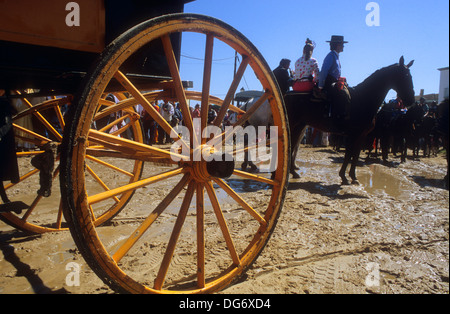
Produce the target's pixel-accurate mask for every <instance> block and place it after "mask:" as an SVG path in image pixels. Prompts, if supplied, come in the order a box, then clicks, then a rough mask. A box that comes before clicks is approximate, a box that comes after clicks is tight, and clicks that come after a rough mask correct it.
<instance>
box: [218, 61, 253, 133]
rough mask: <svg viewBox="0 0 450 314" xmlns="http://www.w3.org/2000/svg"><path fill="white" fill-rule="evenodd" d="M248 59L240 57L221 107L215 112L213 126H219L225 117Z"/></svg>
mask: <svg viewBox="0 0 450 314" xmlns="http://www.w3.org/2000/svg"><path fill="white" fill-rule="evenodd" d="M249 61H250V60H249V58H248V57H247V56H243V57H242V62H241V65H240V66H239V69H238V70H237V72H236V75H235V77H234V79H233V82H232V83H231V86H230V88H229V90H228V93H227V95H226V96H225V99H224V100H223V104H222V107H220V110H219V112H218V113H217V118H216V121H215V123H214V125H215V126H219V125H220V123H221V122H222V120H223V118H224V117H225V114H226V113H227V111H228V108H229V106H230V104H231V101H232V100H233V98H234V94H235V93H236V90H237V88H238V86H239V83H240V82H241V79H242V77H243V76H244V72H245V70H246V69H247V65H248V63H249Z"/></svg>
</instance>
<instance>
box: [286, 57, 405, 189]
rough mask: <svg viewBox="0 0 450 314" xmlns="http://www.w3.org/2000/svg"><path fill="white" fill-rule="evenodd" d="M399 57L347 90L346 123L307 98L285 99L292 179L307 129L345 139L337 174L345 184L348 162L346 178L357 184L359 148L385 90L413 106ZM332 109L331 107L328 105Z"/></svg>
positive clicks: (325, 105) (322, 104)
mask: <svg viewBox="0 0 450 314" xmlns="http://www.w3.org/2000/svg"><path fill="white" fill-rule="evenodd" d="M413 62H414V61H411V62H410V63H409V64H408V65H405V61H404V58H403V57H401V58H400V61H399V63H397V64H394V65H391V66H388V67H385V68H382V69H380V70H378V71H376V72H375V73H373V74H372V75H371V76H369V77H368V78H367V79H366V80H365V81H364V82H362V83H361V84H359V85H358V86H356V87H354V88H352V89H350V94H351V107H350V119H349V120H342V119H339V120H338V119H334V118H331V117H329V115H328V111H329V104H328V103H327V102H325V101H322V102H315V101H314V100H315V99H312V98H311V95H301V94H300V95H299V94H296V93H288V94H286V97H285V103H286V109H287V113H288V118H289V127H290V131H291V154H292V155H291V160H292V162H291V170H290V172H291V174H292V175H293V176H294V178H298V177H299V175H298V174H297V173H296V172H295V167H296V166H295V157H296V155H297V152H298V148H299V144H300V141H301V138H300V137H301V134H302V133H303V129H304V128H305V127H306V126H307V125H309V126H312V127H314V128H318V129H320V130H322V131H325V132H330V133H337V134H342V135H346V137H347V142H346V151H345V157H344V163H343V165H342V167H341V170H340V171H339V176H340V177H341V179H342V184H349V182H348V180H347V178H346V176H345V172H346V169H347V166H348V164H349V163H350V162H351V168H350V172H349V175H350V177H351V179H352V184H358V183H359V182H358V180H357V178H356V174H355V170H356V163H357V161H358V159H359V154H360V152H361V147H362V144H363V143H364V141H365V139H366V135H367V134H368V133H369V132H370V131H371V130H372V129H373V127H374V125H375V116H376V114H377V112H378V110H379V108H380V105H381V104H382V102H383V100H384V99H385V97H386V95H387V93H388V91H389V90H391V89H393V90H395V91H396V92H397V94H398V96H399V97H400V98H401V99H402V100H403V103H404V104H405V105H406V106H410V105H412V104H413V103H414V88H413V82H412V77H411V74H410V71H409V67H410V66H411V65H412V64H413ZM332 105H333V104H332Z"/></svg>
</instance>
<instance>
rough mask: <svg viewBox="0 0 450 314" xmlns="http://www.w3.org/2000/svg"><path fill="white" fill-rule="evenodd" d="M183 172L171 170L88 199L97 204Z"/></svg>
mask: <svg viewBox="0 0 450 314" xmlns="http://www.w3.org/2000/svg"><path fill="white" fill-rule="evenodd" d="M182 172H183V168H177V169H174V170H169V171H167V172H164V173H161V174H159V175H155V176H152V177H150V178H147V179H143V180H139V181H136V182H132V183H130V184H127V185H124V186H121V187H118V188H115V189H112V190H109V191H105V192H102V193H98V194H95V195H91V196H89V197H88V202H89V204H95V203H98V202H101V201H103V200H106V199H108V198H111V197H113V196H116V195H119V194H122V193H125V192H128V191H132V190H136V189H138V188H141V187H144V186H147V185H149V184H152V183H156V182H159V181H161V180H165V179H168V178H171V177H173V176H176V175H178V174H180V173H182Z"/></svg>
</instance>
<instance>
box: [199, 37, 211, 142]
mask: <svg viewBox="0 0 450 314" xmlns="http://www.w3.org/2000/svg"><path fill="white" fill-rule="evenodd" d="M213 46H214V37H213V36H212V35H210V34H208V35H207V36H206V48H205V66H204V69H203V88H202V106H201V116H200V117H201V123H200V130H202V131H203V130H204V129H205V128H206V124H207V122H208V109H209V89H210V85H211V70H212V58H213ZM201 139H202V145H203V144H205V143H206V138H203V137H202V136H201Z"/></svg>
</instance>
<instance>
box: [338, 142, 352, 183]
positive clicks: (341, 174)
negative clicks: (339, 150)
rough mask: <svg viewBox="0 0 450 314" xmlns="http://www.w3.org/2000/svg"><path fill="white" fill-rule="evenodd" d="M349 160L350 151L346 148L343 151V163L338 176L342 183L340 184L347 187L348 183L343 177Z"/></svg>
mask: <svg viewBox="0 0 450 314" xmlns="http://www.w3.org/2000/svg"><path fill="white" fill-rule="evenodd" d="M350 158H351V153H350V149H349V148H348V147H347V148H346V149H345V156H344V162H343V163H342V166H341V170H340V171H339V176H340V177H341V179H342V183H341V184H342V185H349V182H348V180H347V178H346V177H345V172H346V171H347V166H348V164H349V162H350Z"/></svg>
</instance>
